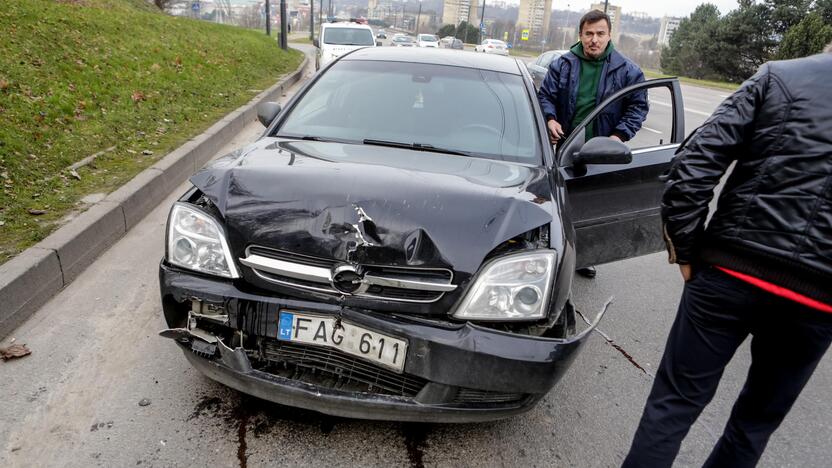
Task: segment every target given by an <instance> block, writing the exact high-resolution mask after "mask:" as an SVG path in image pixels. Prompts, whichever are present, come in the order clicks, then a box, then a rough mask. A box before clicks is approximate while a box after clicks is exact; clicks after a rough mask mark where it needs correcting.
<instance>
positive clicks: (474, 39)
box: [455, 21, 480, 44]
mask: <svg viewBox="0 0 832 468" xmlns="http://www.w3.org/2000/svg"><path fill="white" fill-rule="evenodd" d="M455 36H456V38H457V39H462V40H463V41H465V42H467V43H468V44H478V43H479V42H480V28H478V27H476V26H474V25H472V24H468V22H466V21H463V22H461V23H459V26H458V27H457V28H456V34H455Z"/></svg>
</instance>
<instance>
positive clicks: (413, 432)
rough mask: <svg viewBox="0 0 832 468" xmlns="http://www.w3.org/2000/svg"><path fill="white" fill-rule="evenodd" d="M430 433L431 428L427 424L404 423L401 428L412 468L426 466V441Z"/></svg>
mask: <svg viewBox="0 0 832 468" xmlns="http://www.w3.org/2000/svg"><path fill="white" fill-rule="evenodd" d="M429 432H430V426H429V425H427V424H418V423H404V424H402V426H401V433H402V435H403V436H404V445H405V448H407V458H408V460H410V466H411V467H412V468H424V466H425V461H424V457H425V441H426V440H427V438H428V433H429Z"/></svg>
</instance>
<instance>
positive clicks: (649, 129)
mask: <svg viewBox="0 0 832 468" xmlns="http://www.w3.org/2000/svg"><path fill="white" fill-rule="evenodd" d="M641 128H642V129H644V130H647V131H648V132H653V133H657V134H659V135H661V134H662V133H663V132H660V131H658V130H654V129H652V128H650V127H648V126H646V125H642V126H641Z"/></svg>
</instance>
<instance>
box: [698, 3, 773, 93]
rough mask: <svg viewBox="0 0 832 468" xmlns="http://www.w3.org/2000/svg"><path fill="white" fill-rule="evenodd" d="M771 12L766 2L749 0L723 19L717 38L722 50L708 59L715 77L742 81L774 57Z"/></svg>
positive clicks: (716, 40)
mask: <svg viewBox="0 0 832 468" xmlns="http://www.w3.org/2000/svg"><path fill="white" fill-rule="evenodd" d="M771 15H772V11H771V9H770V8H768V7H767V6H766V5H764V4H757V3H753V2H751V1H748V0H745V1H742V2H740V7H739V8H737V9H736V10H734V11H732V12H730V13H728V14H727V15H725V17H724V18H722V19H721V20H720V22H719V27H718V28H717V35H716V36H715V37H714V38H713V41H714V42H715V43H717V44H719V47H718V50H715V51H714V53H713V54H710V55H709V56H708V57H707V60H706V63H707V67H708V68H709V69H710V70H711V71H712V72H713V73H714V75H715V77H718V78H721V79H726V80H728V81H733V82H740V81H743V80H745V79H746V78H748V77H749V76H751V75H753V74H754V72H755V71H757V69H758V68H759V67H760V65H762V64H764V63H765V62H767V61H768V60H770V59H771V57H772V56H773V55H774V52H775V49H776V47H777V43H776V42H775V41H774V38H773V37H772V34H771V21H772V20H771Z"/></svg>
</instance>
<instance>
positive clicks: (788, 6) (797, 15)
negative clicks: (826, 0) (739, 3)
mask: <svg viewBox="0 0 832 468" xmlns="http://www.w3.org/2000/svg"><path fill="white" fill-rule="evenodd" d="M744 1H746V2H749V3H750V0H744ZM811 4H812V0H765V2H764V3H763V4H761V6H764V7H765V8H767V9H768V10H769V11H770V12H771V31H772V32H773V33H774V34H776V35H778V36H779V37H783V36H784V35H785V34H786V31H788V30H789V28H791V27H792V26H795V25H796V24H797V23H799V22H800V21H801V20H802V19H803V17H804V16H806V13H807V12H808V11H809V6H810V5H811Z"/></svg>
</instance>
